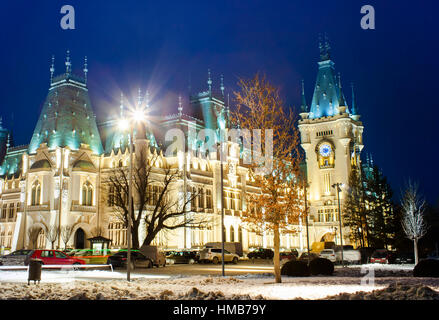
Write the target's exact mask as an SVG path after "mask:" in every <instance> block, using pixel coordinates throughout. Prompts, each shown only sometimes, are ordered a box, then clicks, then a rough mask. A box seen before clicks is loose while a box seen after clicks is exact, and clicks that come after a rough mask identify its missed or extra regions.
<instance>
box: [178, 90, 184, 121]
mask: <svg viewBox="0 0 439 320" xmlns="http://www.w3.org/2000/svg"><path fill="white" fill-rule="evenodd" d="M182 112H183V103H182V102H181V95H180V96H178V116H179V117H180V118H181V115H182V114H183V113H182Z"/></svg>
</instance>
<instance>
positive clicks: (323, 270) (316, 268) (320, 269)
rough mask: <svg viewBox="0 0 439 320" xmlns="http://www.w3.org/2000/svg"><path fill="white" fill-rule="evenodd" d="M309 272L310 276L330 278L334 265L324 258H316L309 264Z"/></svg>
mask: <svg viewBox="0 0 439 320" xmlns="http://www.w3.org/2000/svg"><path fill="white" fill-rule="evenodd" d="M309 271H310V273H311V274H312V275H318V274H323V275H327V276H332V274H333V273H334V264H333V263H332V262H331V261H330V260H328V259H325V258H317V259H314V260H311V262H310V263H309Z"/></svg>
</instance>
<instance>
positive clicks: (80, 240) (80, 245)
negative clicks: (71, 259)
mask: <svg viewBox="0 0 439 320" xmlns="http://www.w3.org/2000/svg"><path fill="white" fill-rule="evenodd" d="M84 247H85V232H84V230H82V229H81V228H78V230H76V233H75V249H84Z"/></svg>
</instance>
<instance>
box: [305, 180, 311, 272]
mask: <svg viewBox="0 0 439 320" xmlns="http://www.w3.org/2000/svg"><path fill="white" fill-rule="evenodd" d="M307 187H308V183H307V182H306V181H305V185H304V193H305V219H306V220H305V221H306V247H307V249H308V265H309V261H310V256H309V225H308V199H307Z"/></svg>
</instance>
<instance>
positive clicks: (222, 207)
mask: <svg viewBox="0 0 439 320" xmlns="http://www.w3.org/2000/svg"><path fill="white" fill-rule="evenodd" d="M218 146H219V150H220V171H221V174H220V178H221V270H222V276H223V277H224V276H225V266H224V241H225V239H224V236H225V235H224V231H225V230H224V173H223V141H222V130H220V142H219V143H218Z"/></svg>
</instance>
